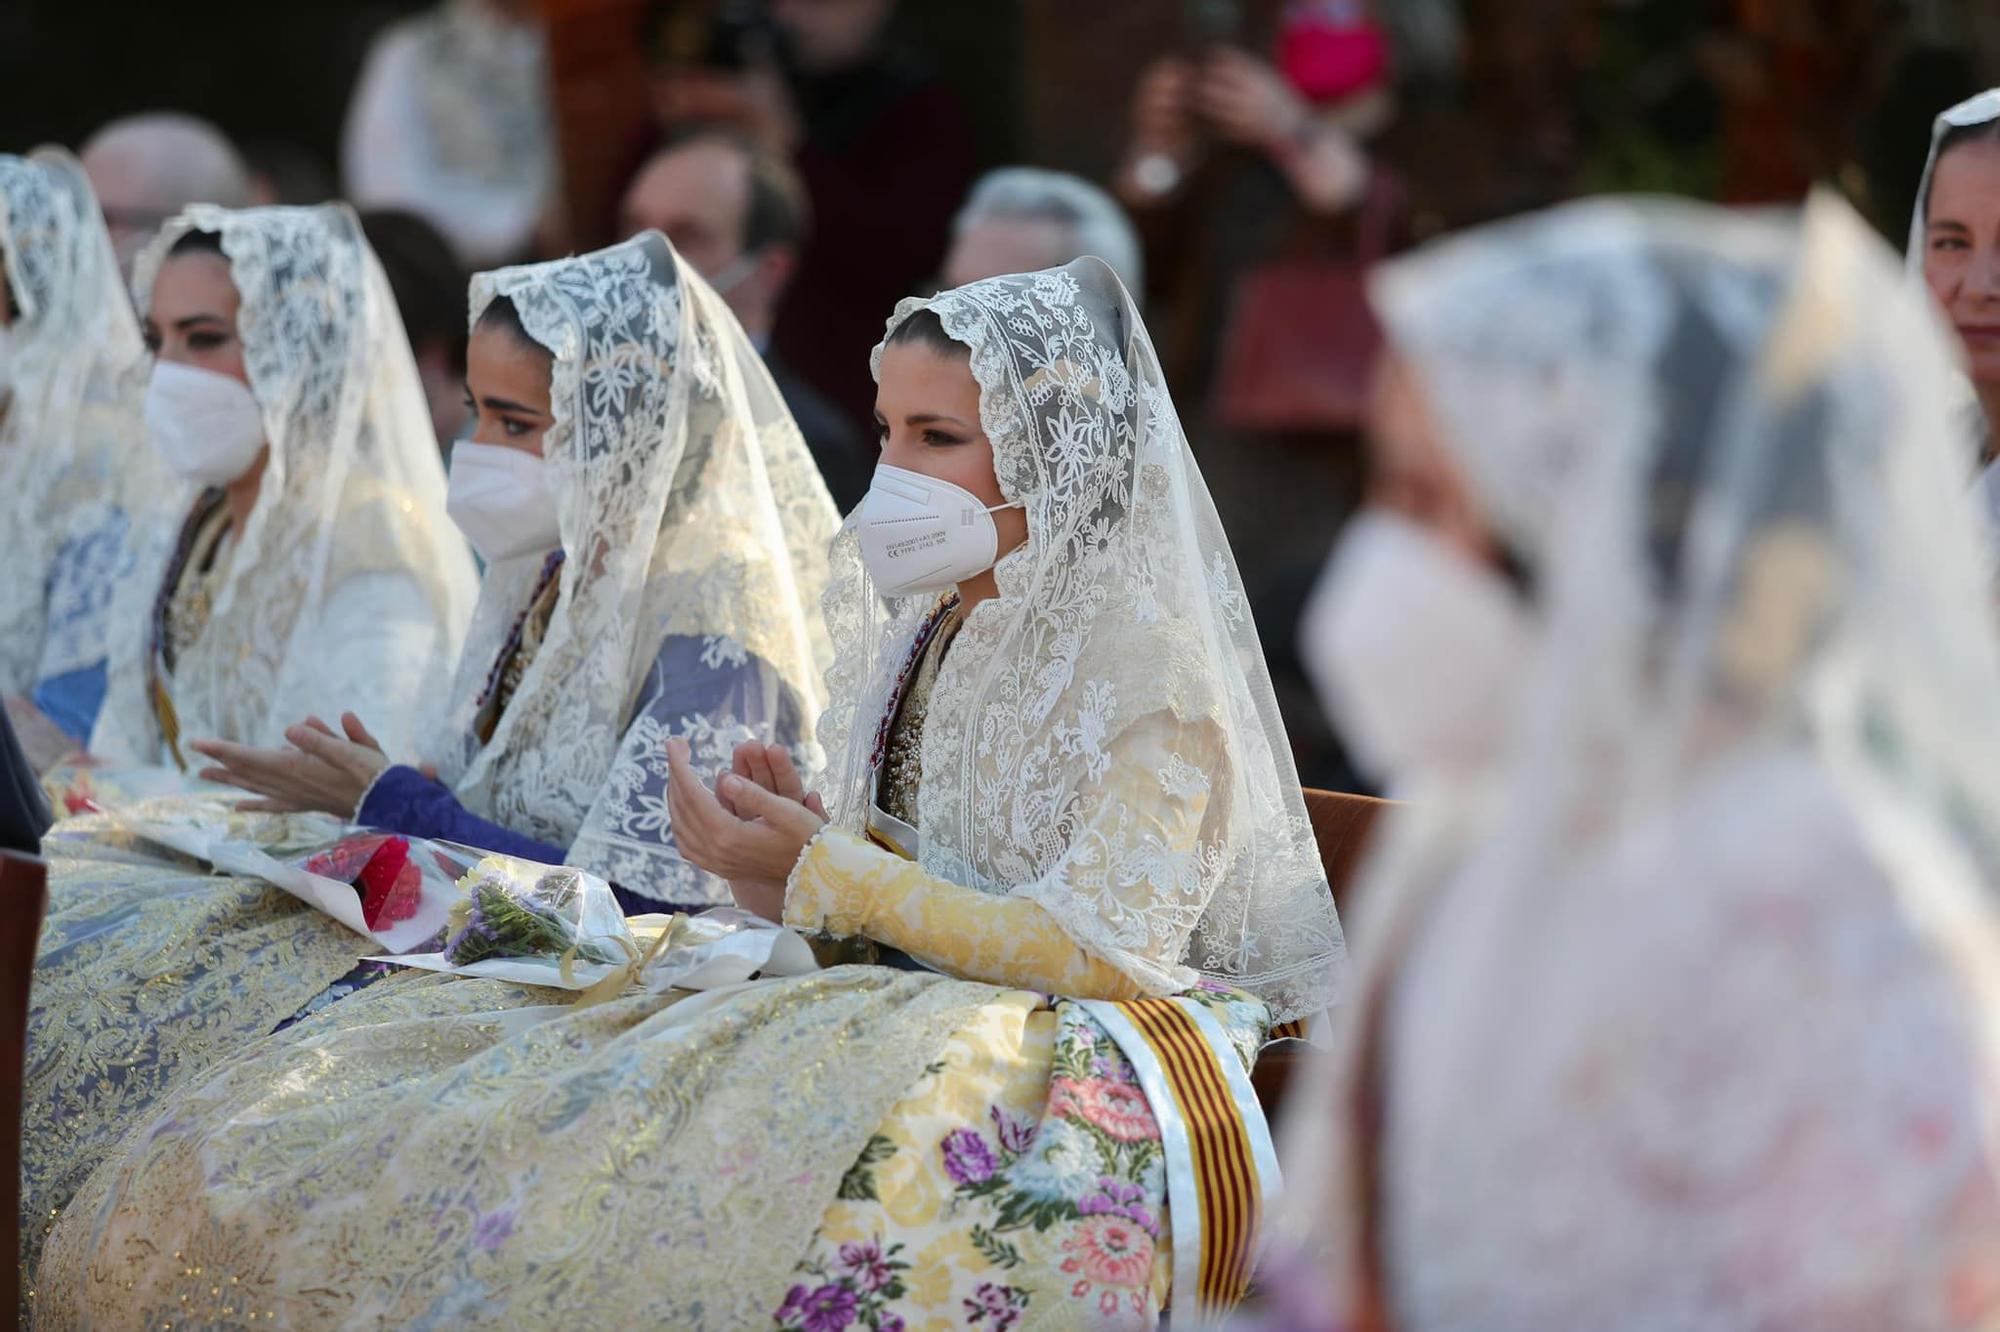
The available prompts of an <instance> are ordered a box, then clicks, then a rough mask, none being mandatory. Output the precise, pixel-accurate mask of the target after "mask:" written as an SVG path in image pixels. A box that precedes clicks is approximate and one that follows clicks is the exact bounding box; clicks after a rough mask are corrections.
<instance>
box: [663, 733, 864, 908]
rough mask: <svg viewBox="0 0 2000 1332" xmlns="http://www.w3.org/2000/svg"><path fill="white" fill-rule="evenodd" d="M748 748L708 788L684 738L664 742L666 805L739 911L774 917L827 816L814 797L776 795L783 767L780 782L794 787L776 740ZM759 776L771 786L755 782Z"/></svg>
mask: <svg viewBox="0 0 2000 1332" xmlns="http://www.w3.org/2000/svg"><path fill="white" fill-rule="evenodd" d="M748 748H750V747H749V746H744V747H740V748H739V750H738V753H737V755H736V759H735V762H734V763H732V765H731V771H729V772H726V773H723V774H722V775H721V776H720V777H718V778H717V779H716V784H715V789H714V790H713V791H711V790H710V789H709V788H708V787H707V786H705V785H704V784H703V783H702V781H701V779H700V778H699V777H697V776H695V772H694V768H693V766H692V765H691V763H690V761H689V754H688V745H687V741H685V740H683V739H681V738H680V737H678V736H676V737H674V738H673V739H670V740H668V741H667V772H668V777H667V807H668V810H669V812H670V814H671V816H672V818H673V830H674V844H675V845H676V846H678V847H679V848H680V852H681V854H682V855H683V856H685V857H686V858H687V859H688V861H689V862H690V863H692V864H694V865H696V866H698V867H699V868H701V869H704V870H707V871H708V872H709V873H710V874H713V875H716V876H718V877H719V878H724V879H727V880H729V882H730V887H731V889H732V890H733V891H734V892H735V893H736V899H737V903H738V904H739V905H740V906H742V907H743V908H744V910H746V911H753V912H755V913H756V914H758V915H760V916H762V917H764V918H765V919H766V920H773V921H775V920H779V919H781V918H782V917H783V915H784V905H785V895H784V885H785V880H786V879H788V878H789V877H791V873H792V867H793V866H794V865H796V864H798V861H799V856H800V854H801V853H802V852H804V850H805V847H806V843H807V842H809V841H811V840H812V838H813V834H815V833H817V832H818V831H819V830H820V827H821V826H822V825H823V824H824V823H825V822H826V817H825V815H824V813H822V812H821V811H820V809H819V808H816V807H817V806H818V804H819V802H818V799H817V797H807V798H806V800H805V801H801V800H798V799H796V798H793V797H792V796H789V795H783V794H780V793H779V786H780V783H781V778H780V773H781V772H782V773H783V774H785V777H784V779H783V780H784V782H785V784H787V785H788V786H790V787H792V788H796V787H797V786H798V773H797V771H796V770H795V769H794V768H793V766H792V763H791V758H790V756H789V755H783V757H782V762H781V763H780V762H774V761H773V757H772V754H771V752H770V751H771V750H775V749H779V747H778V746H769V747H762V746H759V747H758V748H760V749H763V751H764V752H762V753H761V754H755V755H753V754H749V753H745V752H744V750H745V749H748ZM780 752H781V753H782V751H780ZM739 767H740V768H741V770H742V772H741V774H740V775H739V772H738V768H739ZM760 777H768V778H769V780H770V782H771V785H769V786H765V785H762V784H760V780H759V779H760ZM774 890H775V891H774Z"/></svg>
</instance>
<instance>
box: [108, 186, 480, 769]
mask: <svg viewBox="0 0 2000 1332" xmlns="http://www.w3.org/2000/svg"><path fill="white" fill-rule="evenodd" d="M190 231H205V232H213V233H216V234H218V235H220V236H221V238H222V249H223V253H224V255H225V257H226V258H227V259H228V261H229V271H230V276H231V278H232V279H233V280H234V282H235V284H236V289H237V292H238V293H239V295H240V296H241V298H242V304H241V307H240V308H239V311H238V314H237V330H238V334H239V336H240V338H241V340H242V343H243V356H244V364H245V367H246V369H247V370H248V372H249V377H250V389H251V392H253V393H254V394H255V395H256V397H257V401H258V403H259V404H260V405H261V407H262V409H263V414H264V427H265V439H266V440H267V442H268V443H269V445H270V460H269V462H268V464H267V466H266V470H265V472H264V476H263V481H262V484H261V486H260V489H259V491H258V495H257V503H256V506H255V508H254V509H253V510H252V511H251V514H250V517H249V519H248V521H247V522H246V523H245V524H244V526H243V530H242V531H241V532H239V533H237V534H236V539H235V542H236V544H235V548H234V550H233V552H231V554H230V555H229V557H228V558H229V568H228V570H227V572H226V574H225V576H224V577H223V578H222V580H221V584H220V586H219V587H218V588H217V589H216V590H215V593H214V595H213V599H212V609H211V611H210V615H209V620H208V624H207V626H206V628H204V629H203V631H202V632H201V634H200V636H199V637H198V638H197V639H196V640H195V642H194V643H193V644H191V645H190V647H189V648H188V649H187V650H186V651H184V652H182V654H181V656H180V658H179V659H178V660H177V661H176V663H175V665H174V672H173V686H172V693H173V699H174V705H175V708H176V710H177V712H178V714H179V721H180V726H181V731H182V733H183V734H184V735H195V736H199V735H219V736H223V737H226V738H229V739H232V740H236V741H238V742H240V743H246V744H257V745H276V744H280V743H282V741H283V738H284V728H285V727H287V726H289V725H292V724H293V723H295V722H298V721H300V720H302V719H303V717H304V716H305V715H306V713H307V712H309V711H311V710H312V709H314V708H315V707H326V706H327V704H326V702H325V700H327V699H343V698H347V699H352V700H353V701H352V703H351V705H350V706H352V707H353V708H354V709H355V710H356V711H357V712H359V713H360V714H361V715H362V718H363V720H364V721H369V720H370V717H371V715H372V716H373V718H374V720H372V721H370V725H371V726H372V727H374V728H375V730H376V734H377V735H378V736H380V737H381V738H382V740H383V742H384V743H385V744H387V745H390V746H391V747H392V748H393V747H395V746H397V745H399V744H401V743H402V742H403V741H402V738H401V737H399V736H397V735H396V734H395V731H394V730H393V729H392V728H391V727H390V726H389V725H388V724H387V722H385V721H384V720H382V718H383V714H384V713H400V714H403V715H405V716H411V715H414V716H423V715H426V713H427V712H428V711H430V708H429V707H428V706H427V705H426V704H425V703H424V701H423V700H424V699H426V698H430V699H433V700H435V699H440V698H442V696H443V689H444V686H445V684H446V683H447V682H448V680H449V676H450V670H451V664H452V663H453V662H454V661H456V660H457V656H458V648H459V643H460V637H461V634H462V631H463V626H464V624H465V621H466V616H467V614H468V613H469V611H470V609H471V606H472V601H473V597H474V594H475V581H476V575H475V572H474V569H473V564H472V557H471V554H470V552H469V551H468V549H467V548H466V544H465V539H464V538H463V537H462V536H461V535H460V534H459V532H458V529H457V527H456V526H455V525H454V524H453V523H452V521H451V519H450V518H449V517H448V516H447V515H446V513H445V508H444V498H445V495H444V492H445V481H444V464H443V460H442V459H441V458H440V457H439V454H438V445H437V436H436V434H435V433H434V432H433V430H432V428H431V422H430V414H429V411H428V409H427V408H426V406H425V401H424V392H423V386H422V383H421V381H420V380H419V379H418V378H417V371H416V364H415V362H414V361H413V359H412V358H411V355H410V347H409V342H408V340H407V339H406V338H405V336H404V333H403V327H402V322H401V320H400V318H399V317H398V314H397V311H396V303H395V298H394V296H393V295H392V294H391V292H390V290H389V283H388V280H387V278H385V277H384V276H383V273H382V266H381V264H380V263H378V262H377V261H376V259H375V255H374V252H373V251H372V250H370V249H369V248H368V244H367V242H366V240H365V239H363V237H362V234H361V225H360V223H359V221H358V220H357V219H356V218H355V215H354V213H353V211H352V210H351V209H349V208H347V207H346V206H345V205H340V204H327V205H322V206H318V207H311V208H255V209H239V210H231V209H225V208H218V207H214V206H212V205H206V204H198V205H195V206H192V207H190V208H188V209H187V210H186V211H184V212H182V213H181V214H179V215H178V216H176V217H175V218H174V219H172V220H171V221H170V222H168V223H167V225H166V227H165V228H164V229H163V230H162V231H161V233H160V235H159V236H158V237H157V238H156V239H155V240H154V241H153V243H152V244H151V245H150V246H148V247H147V249H146V250H145V251H144V252H143V253H142V254H141V255H140V256H139V260H138V264H137V266H136V271H135V273H134V277H133V287H134V290H135V292H136V293H137V294H138V297H139V301H140V304H141V307H142V309H143V308H145V307H146V306H147V305H148V304H149V302H150V300H151V294H152V289H153V280H154V278H155V276H156V275H157V274H158V272H159V269H160V265H161V264H162V263H163V262H164V261H165V258H166V256H167V253H168V251H170V250H171V249H172V248H173V246H174V243H175V242H176V241H178V240H179V239H180V238H181V237H182V236H184V235H186V234H187V233H188V232H190ZM184 512H185V509H184V508H183V509H182V510H181V511H178V512H176V513H175V514H174V515H173V517H172V519H171V520H170V521H169V526H170V527H171V526H172V525H173V524H176V523H178V522H179V521H180V520H181V518H182V516H183V514H184ZM172 544H173V543H172V540H171V534H170V533H169V534H168V536H167V537H166V538H165V539H159V538H157V536H156V539H154V540H151V541H149V542H147V543H146V545H145V547H144V549H143V551H142V556H141V560H140V563H139V565H138V567H137V569H136V570H135V572H134V573H133V575H132V576H131V577H129V578H128V579H126V580H125V584H124V586H123V587H122V588H121V590H120V594H119V597H118V599H117V602H116V603H115V605H114V608H113V620H112V627H111V640H112V641H111V666H110V681H109V692H108V694H107V697H106V700H105V708H104V715H103V716H102V717H101V718H100V719H99V722H98V726H97V731H96V733H95V734H94V735H93V737H92V744H91V748H92V750H93V751H95V752H97V753H99V754H102V755H104V756H106V757H110V758H120V759H126V758H138V759H141V760H152V759H154V758H155V757H156V756H157V755H158V754H159V752H160V745H161V737H160V731H159V726H158V723H157V721H156V719H155V717H154V713H153V707H152V703H151V701H150V699H149V698H148V696H147V658H148V655H149V653H150V651H151V638H152V619H153V614H152V610H153V603H154V599H155V598H156V597H157V596H158V594H159V592H160V585H161V582H162V580H163V579H164V577H165V573H166V568H167V564H168V561H169V559H170V558H171V554H172V552H171V546H172ZM368 575H391V576H396V577H398V578H402V579H414V580H415V582H416V584H417V585H418V587H420V589H421V592H422V595H423V597H424V599H425V600H426V601H427V602H428V605H429V608H430V610H431V611H432V612H433V613H434V617H435V622H436V625H437V627H438V628H437V632H436V633H435V634H434V635H431V636H430V640H429V641H430V650H429V651H428V652H427V653H426V654H425V658H424V659H423V660H419V661H383V662H379V663H371V675H370V678H369V679H356V680H330V679H326V678H322V677H323V676H324V675H325V671H326V668H327V664H328V663H329V661H330V659H331V658H332V657H333V655H334V653H333V650H334V649H335V648H337V647H338V644H337V643H330V642H327V641H325V637H326V636H329V635H335V636H337V635H338V634H339V633H340V632H341V626H330V625H327V624H326V623H325V619H324V616H323V611H324V609H325V606H326V603H327V601H328V599H329V597H331V596H332V595H333V594H334V593H335V592H336V591H338V590H339V589H340V588H341V587H342V585H343V584H345V583H347V582H348V581H349V580H351V579H356V578H361V577H365V576H368ZM413 682H414V683H413ZM372 695H379V696H380V697H381V698H383V699H384V700H387V699H388V698H389V697H390V696H391V695H393V696H394V698H395V699H396V700H398V701H399V705H396V706H392V705H391V704H390V703H389V702H387V701H384V702H383V703H380V704H372V703H371V701H370V699H371V696H372ZM413 695H414V698H415V702H414V703H412V701H411V700H412V696H413ZM328 720H333V719H332V718H329V719H328Z"/></svg>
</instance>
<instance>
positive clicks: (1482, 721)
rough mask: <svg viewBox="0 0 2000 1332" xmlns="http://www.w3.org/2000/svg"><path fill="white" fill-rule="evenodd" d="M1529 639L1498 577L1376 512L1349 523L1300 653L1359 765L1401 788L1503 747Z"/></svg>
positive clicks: (1310, 605)
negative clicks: (1417, 779)
mask: <svg viewBox="0 0 2000 1332" xmlns="http://www.w3.org/2000/svg"><path fill="white" fill-rule="evenodd" d="M1532 632H1533V631H1532V627H1531V624H1530V621H1529V617H1528V612H1527V608H1526V607H1525V606H1524V605H1523V603H1522V602H1521V599H1520V597H1519V596H1518V595H1516V593H1515V592H1514V590H1513V589H1512V588H1511V587H1509V586H1508V585H1507V584H1506V583H1505V582H1504V581H1502V580H1501V578H1500V577H1499V576H1498V575H1497V574H1495V573H1493V572H1492V571H1490V570H1488V569H1484V568H1481V567H1480V566H1479V565H1477V564H1475V563H1473V562H1472V561H1471V560H1469V559H1467V558H1466V557H1465V556H1463V555H1460V554H1459V553H1458V552H1456V551H1454V550H1452V549H1451V548H1450V547H1448V546H1446V545H1445V544H1444V543H1443V542H1441V541H1439V540H1438V539H1437V538H1436V537H1434V536H1432V535H1431V534H1430V533H1428V532H1426V531H1424V529H1423V528H1421V527H1419V526H1417V525H1416V524H1415V523H1412V522H1411V521H1410V520H1409V519H1407V518H1402V517H1399V516H1396V515H1394V514H1388V513H1382V512H1379V511H1373V510H1371V511H1369V512H1366V513H1363V514H1361V515H1360V516H1359V517H1357V518H1355V519H1354V520H1353V521H1352V522H1350V523H1349V524H1348V526H1347V530H1346V532H1345V533H1343V534H1342V537H1341V540H1340V545H1339V546H1338V547H1337V548H1336V549H1335V551H1334V553H1333V558H1332V559H1331V560H1330V561H1329V562H1328V564H1327V569H1326V572H1325V574H1323V575H1322V576H1321V578H1320V581H1319V586H1318V587H1317V588H1315V589H1314V591H1313V595H1312V598H1311V600H1309V601H1308V602H1307V604H1306V609H1305V613H1304V615H1303V616H1302V617H1301V619H1300V621H1299V656H1300V659H1301V661H1302V662H1303V663H1304V665H1305V668H1306V671H1307V673H1308V674H1309V675H1311V676H1312V678H1313V681H1314V683H1315V684H1316V685H1317V686H1318V689H1319V696H1320V702H1321V703H1322V704H1323V705H1324V706H1325V707H1326V709H1327V711H1328V713H1329V714H1330V715H1331V716H1332V717H1333V719H1334V721H1335V723H1336V724H1337V725H1338V726H1339V728H1340V733H1341V735H1342V736H1344V737H1345V738H1346V740H1347V741H1348V743H1349V744H1350V745H1351V746H1352V747H1353V749H1354V755H1355V758H1356V760H1357V761H1359V762H1360V763H1361V765H1362V766H1363V767H1364V768H1365V769H1367V770H1368V771H1369V772H1370V773H1372V774H1374V775H1376V776H1379V777H1382V778H1385V779H1388V780H1389V781H1390V782H1391V784H1392V785H1401V784H1403V783H1406V782H1408V781H1409V780H1410V779H1412V778H1413V777H1418V776H1422V775H1426V774H1433V773H1438V772H1453V771H1458V772H1463V771H1467V770H1470V769H1472V768H1475V767H1477V766H1478V765H1479V764H1481V763H1483V762H1485V761H1487V760H1489V759H1490V758H1491V757H1492V756H1493V755H1494V754H1495V753H1496V752H1497V750H1498V749H1499V747H1500V745H1501V744H1502V743H1503V742H1504V740H1505V738H1506V728H1507V726H1508V724H1509V722H1510V719H1511V716H1512V714H1513V710H1514V706H1515V704H1516V702H1517V701H1518V698H1519V695H1520V681H1521V674H1522V670H1523V667H1524V665H1525V663H1526V661H1527V658H1528V655H1529V651H1530V645H1531V641H1532Z"/></svg>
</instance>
